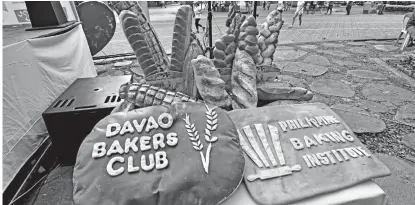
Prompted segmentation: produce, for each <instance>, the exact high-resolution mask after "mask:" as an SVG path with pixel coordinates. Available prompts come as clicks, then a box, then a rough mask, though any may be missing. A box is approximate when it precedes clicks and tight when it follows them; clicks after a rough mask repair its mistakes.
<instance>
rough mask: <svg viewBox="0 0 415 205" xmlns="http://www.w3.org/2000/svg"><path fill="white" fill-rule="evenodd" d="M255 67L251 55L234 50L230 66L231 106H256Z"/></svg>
mask: <svg viewBox="0 0 415 205" xmlns="http://www.w3.org/2000/svg"><path fill="white" fill-rule="evenodd" d="M256 72H257V70H256V67H255V63H254V60H253V58H252V56H250V55H249V54H248V53H247V52H246V51H241V50H239V49H237V50H236V53H235V60H234V63H233V68H232V77H231V87H232V88H231V89H232V108H233V109H244V108H252V107H256V106H257V102H258V96H257V90H256Z"/></svg>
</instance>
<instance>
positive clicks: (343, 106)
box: [331, 98, 369, 115]
mask: <svg viewBox="0 0 415 205" xmlns="http://www.w3.org/2000/svg"><path fill="white" fill-rule="evenodd" d="M346 99H347V98H346ZM331 108H332V109H336V110H341V111H348V112H353V113H363V114H366V115H369V113H368V112H366V111H365V110H363V109H362V108H359V107H355V106H352V105H349V104H334V105H332V106H331Z"/></svg>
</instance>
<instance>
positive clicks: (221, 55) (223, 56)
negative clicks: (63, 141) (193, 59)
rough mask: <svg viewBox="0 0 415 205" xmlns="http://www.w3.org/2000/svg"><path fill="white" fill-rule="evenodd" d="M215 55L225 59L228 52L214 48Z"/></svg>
mask: <svg viewBox="0 0 415 205" xmlns="http://www.w3.org/2000/svg"><path fill="white" fill-rule="evenodd" d="M213 56H214V57H215V59H220V60H225V58H226V54H225V51H223V50H219V49H216V48H215V49H213Z"/></svg>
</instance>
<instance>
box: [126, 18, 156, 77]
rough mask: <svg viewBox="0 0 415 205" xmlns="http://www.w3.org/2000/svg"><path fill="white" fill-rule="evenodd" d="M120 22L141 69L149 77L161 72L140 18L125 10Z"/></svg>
mask: <svg viewBox="0 0 415 205" xmlns="http://www.w3.org/2000/svg"><path fill="white" fill-rule="evenodd" d="M120 20H121V23H122V28H123V31H124V34H125V36H126V37H127V40H128V42H129V43H130V45H131V47H132V49H133V51H134V53H135V55H136V57H137V61H138V63H139V64H140V67H141V68H142V69H143V72H144V75H145V76H149V75H152V74H154V73H157V72H159V71H161V69H160V68H158V67H157V65H156V63H155V60H154V58H153V56H152V55H151V51H150V47H149V45H148V42H147V39H146V36H145V33H144V29H143V28H142V26H141V24H140V21H139V17H138V16H137V15H136V14H135V13H133V12H131V11H128V10H124V11H122V12H121V14H120Z"/></svg>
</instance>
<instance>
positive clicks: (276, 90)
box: [257, 81, 313, 101]
mask: <svg viewBox="0 0 415 205" xmlns="http://www.w3.org/2000/svg"><path fill="white" fill-rule="evenodd" d="M257 91H258V99H259V100H262V101H275V100H303V101H308V100H311V99H312V98H313V93H312V92H311V91H308V90H307V89H304V88H300V87H281V85H279V84H278V82H274V81H267V82H263V83H260V84H258V87H257Z"/></svg>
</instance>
